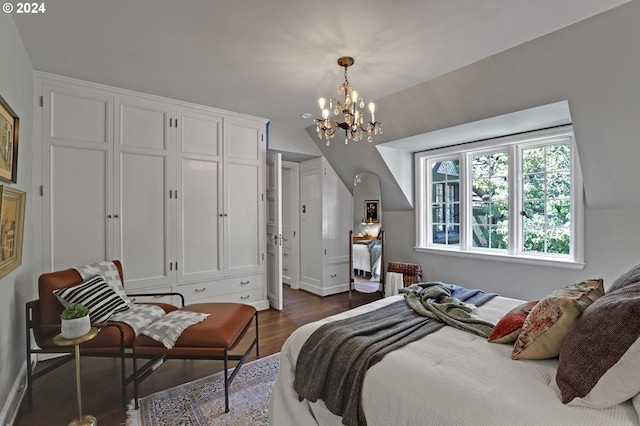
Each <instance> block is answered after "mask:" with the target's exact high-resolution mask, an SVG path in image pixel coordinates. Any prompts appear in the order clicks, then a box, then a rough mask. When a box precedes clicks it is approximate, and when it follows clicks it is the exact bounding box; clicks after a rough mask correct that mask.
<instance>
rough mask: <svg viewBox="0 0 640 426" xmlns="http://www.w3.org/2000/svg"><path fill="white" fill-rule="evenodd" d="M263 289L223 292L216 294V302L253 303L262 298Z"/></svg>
mask: <svg viewBox="0 0 640 426" xmlns="http://www.w3.org/2000/svg"><path fill="white" fill-rule="evenodd" d="M263 291H264V290H263V289H261V288H254V289H252V290H245V291H238V292H235V293H229V294H223V295H220V296H216V298H215V301H216V302H235V303H247V304H251V303H255V302H259V301H262V300H264V295H263Z"/></svg>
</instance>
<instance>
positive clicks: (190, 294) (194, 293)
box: [178, 275, 263, 303]
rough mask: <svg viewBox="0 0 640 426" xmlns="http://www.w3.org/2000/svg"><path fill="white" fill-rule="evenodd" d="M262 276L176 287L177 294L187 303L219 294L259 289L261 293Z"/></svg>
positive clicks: (247, 276) (248, 276)
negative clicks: (180, 294) (182, 296)
mask: <svg viewBox="0 0 640 426" xmlns="http://www.w3.org/2000/svg"><path fill="white" fill-rule="evenodd" d="M262 287H263V281H262V275H246V276H240V277H232V278H223V279H220V280H215V281H205V282H200V283H192V284H180V285H178V292H180V293H182V294H183V295H184V298H185V299H186V300H187V303H188V302H189V301H190V300H195V299H201V298H206V297H215V296H219V295H221V294H227V293H233V292H238V291H245V290H253V289H256V288H257V289H259V290H260V291H262Z"/></svg>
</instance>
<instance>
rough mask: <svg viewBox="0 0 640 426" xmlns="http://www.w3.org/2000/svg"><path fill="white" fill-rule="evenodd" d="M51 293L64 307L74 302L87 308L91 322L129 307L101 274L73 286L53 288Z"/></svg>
mask: <svg viewBox="0 0 640 426" xmlns="http://www.w3.org/2000/svg"><path fill="white" fill-rule="evenodd" d="M53 293H54V294H55V295H56V297H57V298H58V300H59V301H60V303H62V304H63V305H64V306H65V307H67V306H69V305H70V304H72V303H76V304H81V305H83V306H84V307H85V308H87V309H88V310H89V318H90V319H91V322H92V323H96V322H103V321H106V320H107V319H108V318H109V317H110V316H111V315H113V314H114V313H116V312H122V311H126V310H127V309H129V305H128V304H127V303H126V302H125V301H124V300H123V299H122V298H121V297H120V296H118V295H117V294H116V292H115V291H114V290H113V289H112V288H111V287H110V286H109V285H108V284H107V283H106V282H105V281H104V278H102V277H101V276H95V277H93V278H90V279H88V280H87V281H85V282H83V283H82V284H78V285H76V286H73V287H67V288H62V289H59V290H54V292H53Z"/></svg>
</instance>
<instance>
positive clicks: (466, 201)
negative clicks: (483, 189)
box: [460, 154, 472, 251]
mask: <svg viewBox="0 0 640 426" xmlns="http://www.w3.org/2000/svg"><path fill="white" fill-rule="evenodd" d="M469 156H470V154H464V155H460V250H462V251H467V250H469V248H470V247H471V241H472V239H471V208H472V203H471V177H472V173H471V172H470V167H471V161H469Z"/></svg>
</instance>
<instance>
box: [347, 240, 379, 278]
mask: <svg viewBox="0 0 640 426" xmlns="http://www.w3.org/2000/svg"><path fill="white" fill-rule="evenodd" d="M352 246H353V251H352V253H353V269H357V270H360V271H365V272H372V271H373V273H372V278H374V277H375V279H376V280H378V279H379V277H380V257H378V260H376V263H375V264H374V265H373V268H371V254H370V252H369V246H368V245H367V244H352Z"/></svg>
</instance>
